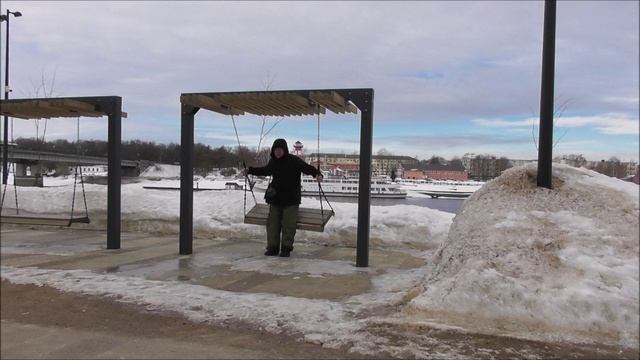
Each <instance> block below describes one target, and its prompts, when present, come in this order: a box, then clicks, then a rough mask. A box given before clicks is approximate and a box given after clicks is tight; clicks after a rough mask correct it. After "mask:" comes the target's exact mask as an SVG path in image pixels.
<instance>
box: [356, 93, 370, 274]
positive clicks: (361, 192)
mask: <svg viewBox="0 0 640 360" xmlns="http://www.w3.org/2000/svg"><path fill="white" fill-rule="evenodd" d="M360 102H361V103H359V104H356V105H357V106H358V108H360V177H359V185H358V186H359V188H358V236H357V250H356V266H357V267H368V266H369V225H370V224H369V220H370V210H371V197H370V193H371V153H372V148H373V146H372V143H373V89H367V90H364V92H363V94H362V99H361V101H360Z"/></svg>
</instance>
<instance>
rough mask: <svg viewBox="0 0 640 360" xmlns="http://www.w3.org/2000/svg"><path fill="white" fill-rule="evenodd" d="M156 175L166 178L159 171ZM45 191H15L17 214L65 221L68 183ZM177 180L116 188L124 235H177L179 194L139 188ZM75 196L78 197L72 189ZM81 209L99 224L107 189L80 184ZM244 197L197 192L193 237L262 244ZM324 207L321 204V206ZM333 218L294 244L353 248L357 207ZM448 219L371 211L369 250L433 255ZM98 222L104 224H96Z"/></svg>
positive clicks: (429, 213) (50, 181) (427, 213)
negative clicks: (237, 236) (246, 220)
mask: <svg viewBox="0 0 640 360" xmlns="http://www.w3.org/2000/svg"><path fill="white" fill-rule="evenodd" d="M158 172H159V173H164V174H167V173H170V171H165V170H163V169H162V168H161V169H160V170H159V171H158ZM225 182H226V181H223V180H201V181H200V183H202V185H203V186H205V187H207V188H209V187H211V188H219V189H223V188H224V183H225ZM44 184H45V188H26V187H19V188H18V203H19V207H20V209H21V210H24V211H26V212H30V213H42V214H50V215H55V214H57V215H68V213H69V211H70V209H71V201H72V197H73V196H72V192H73V177H71V176H70V177H68V178H66V179H64V178H49V177H45V179H44ZM179 185H180V184H179V181H178V180H169V179H166V180H161V181H152V180H147V181H142V182H138V183H133V184H123V185H122V204H121V208H122V220H123V222H124V224H123V226H124V230H135V231H144V232H149V233H159V234H174V233H177V232H178V230H179V228H178V225H179V224H178V219H179V215H180V192H179V191H170V190H149V189H144V186H159V187H179ZM77 191H80V186H79V184H78V189H77ZM85 191H86V196H87V205H88V208H89V212H90V213H91V214H96V215H97V217H96V218H98V219H97V221H98V224H100V222H99V221H100V220H99V217H100V216H102V217H103V218H104V216H105V214H106V208H107V203H106V201H107V187H106V186H104V185H95V184H85ZM244 196H245V194H244V192H243V191H238V190H220V191H200V192H197V193H196V195H195V196H194V205H193V207H194V209H193V216H194V218H193V222H194V232H195V233H196V235H198V236H205V237H210V238H214V237H217V236H229V234H233V233H241V234H243V235H249V236H251V237H253V238H255V239H256V241H262V240H263V238H264V234H265V230H264V228H263V227H260V226H255V225H246V224H243V217H244V211H245V206H244V204H245V202H244ZM255 196H256V201H257V202H258V203H264V200H263V198H262V196H263V194H261V193H255ZM14 199H15V197H14V188H13V186H9V187H8V190H7V192H6V198H5V205H6V208H5V209H4V210H3V212H7V213H11V212H12V211H13V209H14V208H15V200H14ZM81 201H82V198H81V196H79V195H78V196H76V209H77V211H78V212H82V211H84V205H83V204H82V203H81ZM254 204H255V202H254V200H253V197H252V196H251V193H249V192H248V193H247V194H246V211H249V210H250V209H251V207H253V206H254ZM301 206H303V207H311V208H319V207H320V204H319V202H318V200H317V199H312V198H303V201H302V204H301ZM324 206H325V207H327V204H326V203H325V204H324ZM332 206H333V208H334V209H335V212H336V215H335V217H333V218H332V219H331V220H330V221H329V224H328V226H327V227H326V229H325V232H324V233H314V232H307V231H300V232H299V233H298V234H297V235H296V241H302V242H304V241H312V242H315V243H323V244H334V245H348V246H355V242H356V230H357V204H350V203H332ZM452 219H453V214H450V213H446V212H442V211H437V210H432V209H428V208H424V207H419V206H409V205H395V206H373V207H372V208H371V244H372V245H373V246H383V247H384V246H395V247H399V248H401V249H403V248H407V247H408V248H411V249H417V250H419V251H424V250H434V249H435V248H436V247H437V246H438V245H439V244H440V243H441V242H442V241H443V240H444V239H445V237H446V233H447V230H448V228H449V225H450V224H451V221H452ZM102 221H104V220H102Z"/></svg>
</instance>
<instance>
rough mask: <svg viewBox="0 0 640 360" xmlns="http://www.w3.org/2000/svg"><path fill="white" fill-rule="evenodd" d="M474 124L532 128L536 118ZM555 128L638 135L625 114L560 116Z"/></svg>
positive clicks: (633, 120) (634, 121)
mask: <svg viewBox="0 0 640 360" xmlns="http://www.w3.org/2000/svg"><path fill="white" fill-rule="evenodd" d="M471 121H472V122H473V123H474V124H477V125H479V126H483V127H501V128H518V127H532V126H534V125H537V124H538V122H539V119H538V118H528V119H524V120H503V119H473V120H471ZM554 126H556V127H564V128H574V127H585V126H589V127H592V128H594V129H595V130H597V131H599V132H601V133H604V134H609V135H634V134H638V133H639V130H640V129H639V127H640V122H639V121H638V118H637V117H636V118H634V117H632V116H630V115H627V114H601V115H592V116H562V117H558V118H556V119H555V125H554Z"/></svg>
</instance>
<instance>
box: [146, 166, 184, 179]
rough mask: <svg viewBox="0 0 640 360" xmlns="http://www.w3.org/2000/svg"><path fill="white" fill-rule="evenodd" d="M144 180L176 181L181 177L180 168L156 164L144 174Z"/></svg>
mask: <svg viewBox="0 0 640 360" xmlns="http://www.w3.org/2000/svg"><path fill="white" fill-rule="evenodd" d="M140 177H142V178H152V179H175V178H179V177H180V166H178V165H167V164H155V165H152V166H149V167H148V168H146V169H145V170H144V171H143V172H142V174H140Z"/></svg>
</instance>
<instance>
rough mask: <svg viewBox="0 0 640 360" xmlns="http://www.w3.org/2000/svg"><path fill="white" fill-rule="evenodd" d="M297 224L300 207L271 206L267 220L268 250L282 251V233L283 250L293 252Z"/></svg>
mask: <svg viewBox="0 0 640 360" xmlns="http://www.w3.org/2000/svg"><path fill="white" fill-rule="evenodd" d="M296 222H298V205H291V206H286V207H282V206H276V205H270V206H269V217H268V218H267V249H274V250H278V251H279V250H280V239H281V237H280V232H282V249H289V251H291V250H293V238H294V237H295V236H296Z"/></svg>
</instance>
